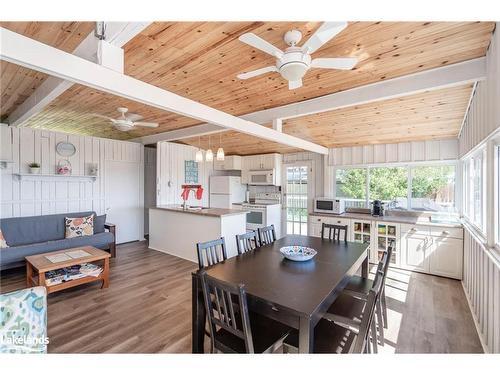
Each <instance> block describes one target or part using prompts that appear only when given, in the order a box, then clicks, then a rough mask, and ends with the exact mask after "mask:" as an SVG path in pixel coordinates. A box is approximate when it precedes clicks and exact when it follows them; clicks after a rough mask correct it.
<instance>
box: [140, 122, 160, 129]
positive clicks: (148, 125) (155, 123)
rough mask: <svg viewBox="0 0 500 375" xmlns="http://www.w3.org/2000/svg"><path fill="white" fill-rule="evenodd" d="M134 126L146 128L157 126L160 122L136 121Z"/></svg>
mask: <svg viewBox="0 0 500 375" xmlns="http://www.w3.org/2000/svg"><path fill="white" fill-rule="evenodd" d="M134 126H144V127H145V128H157V127H158V123H157V122H142V121H139V122H134Z"/></svg>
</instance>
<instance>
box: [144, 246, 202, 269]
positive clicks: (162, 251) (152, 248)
mask: <svg viewBox="0 0 500 375" xmlns="http://www.w3.org/2000/svg"><path fill="white" fill-rule="evenodd" d="M148 249H151V250H154V251H159V252H160V253H164V254H168V255H171V256H173V257H176V258H180V259H184V260H187V261H189V262H191V263H194V264H198V263H197V262H193V260H192V259H188V258H184V257H180V256H179V255H177V254H172V253H169V252H168V251H166V250H162V249H157V248H155V247H152V246H149V245H148Z"/></svg>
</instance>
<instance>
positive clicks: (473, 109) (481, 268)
mask: <svg viewBox="0 0 500 375" xmlns="http://www.w3.org/2000/svg"><path fill="white" fill-rule="evenodd" d="M499 128H500V23H498V22H497V24H496V30H495V33H494V34H493V37H492V40H491V44H490V46H489V48H488V52H487V54H486V80H485V81H481V82H479V83H478V84H477V86H476V90H475V92H474V94H473V97H472V99H471V103H470V106H469V110H468V112H467V114H466V117H465V121H464V125H463V128H462V131H461V133H460V137H459V149H460V157H462V158H463V157H464V156H466V155H467V153H469V152H470V151H472V150H474V149H475V148H476V146H478V145H480V144H484V142H483V141H485V140H486V139H487V138H489V136H490V135H491V134H493V133H494V132H496V131H498V129H499ZM488 147H489V146H488ZM487 158H488V159H487V161H486V163H487V167H490V165H492V164H491V162H492V158H491V156H488V157H487ZM488 164H489V165H488ZM492 176H493V173H488V174H487V178H486V183H487V184H488V186H487V191H491V193H490V194H488V193H487V199H489V200H490V201H491V200H492V199H493V198H492V196H493V189H494V188H493V184H491V177H492ZM490 203H493V202H487V207H486V214H487V216H488V218H487V222H488V223H489V224H490V223H494V214H493V210H492V209H491V207H492V205H491V204H490ZM492 228H493V225H488V226H487V231H488V233H487V238H492V234H491V233H490V232H491V231H492ZM499 259H500V256H499V255H498V251H497V250H495V249H494V248H491V247H488V245H487V244H486V242H485V241H484V239H483V240H481V239H480V238H479V237H476V236H475V235H474V233H473V230H471V229H469V227H468V226H466V227H465V230H464V279H463V286H464V290H465V293H466V295H467V298H468V300H469V304H470V306H471V309H472V314H473V316H474V320H475V322H476V326H477V328H478V333H479V336H480V337H481V341H482V343H483V346H484V347H485V349H486V351H488V352H490V353H500V260H499Z"/></svg>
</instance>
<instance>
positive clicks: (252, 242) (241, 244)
mask: <svg viewBox="0 0 500 375" xmlns="http://www.w3.org/2000/svg"><path fill="white" fill-rule="evenodd" d="M258 247H260V240H259V233H258V232H257V231H256V230H252V231H250V232H247V233H244V234H237V235H236V248H237V249H238V254H239V255H241V254H243V253H246V252H247V251H251V250H255V249H256V248H258Z"/></svg>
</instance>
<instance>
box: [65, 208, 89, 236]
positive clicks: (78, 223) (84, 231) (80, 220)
mask: <svg viewBox="0 0 500 375" xmlns="http://www.w3.org/2000/svg"><path fill="white" fill-rule="evenodd" d="M94 217H95V215H94V214H92V215H89V216H84V217H67V218H65V219H64V222H65V225H66V235H65V237H66V238H73V237H83V236H92V235H93V234H94Z"/></svg>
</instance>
